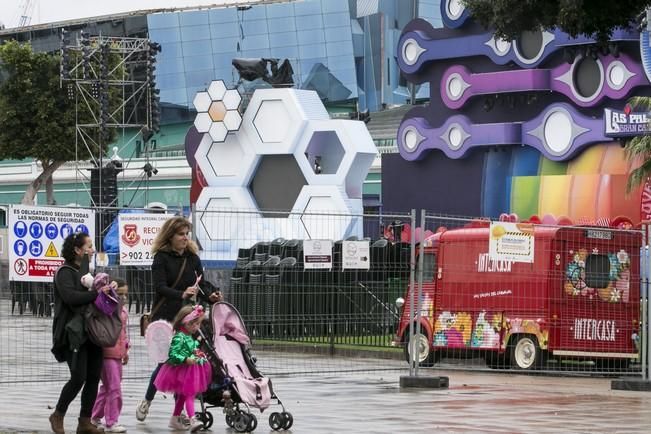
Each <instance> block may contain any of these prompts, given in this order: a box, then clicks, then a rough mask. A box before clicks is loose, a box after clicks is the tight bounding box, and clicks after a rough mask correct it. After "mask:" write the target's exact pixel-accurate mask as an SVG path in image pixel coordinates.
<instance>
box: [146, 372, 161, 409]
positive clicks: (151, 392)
mask: <svg viewBox="0 0 651 434" xmlns="http://www.w3.org/2000/svg"><path fill="white" fill-rule="evenodd" d="M161 366H163V363H159V364H158V366H156V369H154V372H152V373H151V378H150V379H149V386H147V392H145V399H146V400H147V401H153V400H154V397H155V396H156V392H157V390H156V386H155V385H154V381H156V376H157V375H158V371H160V368H161Z"/></svg>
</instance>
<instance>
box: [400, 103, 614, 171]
mask: <svg viewBox="0 0 651 434" xmlns="http://www.w3.org/2000/svg"><path fill="white" fill-rule="evenodd" d="M602 130H603V121H602V120H601V119H592V118H590V117H588V116H584V115H582V114H580V113H578V112H577V111H576V110H575V109H574V108H573V107H572V106H570V105H568V104H555V105H552V106H549V107H548V108H547V110H546V111H545V112H544V113H542V114H540V115H539V116H537V117H536V118H534V119H531V120H530V121H528V122H524V123H519V122H518V123H508V122H504V123H491V124H472V123H471V122H470V120H469V119H468V118H467V117H466V116H462V115H458V116H452V117H450V118H448V120H447V121H446V122H445V123H444V124H443V126H441V127H439V128H432V127H431V126H430V125H429V123H428V121H427V120H426V119H423V118H421V117H413V118H408V119H405V120H404V121H403V122H402V124H401V125H400V128H399V129H398V149H399V150H400V155H402V157H403V158H404V159H405V160H409V161H416V160H420V159H421V158H422V157H423V156H424V154H425V153H426V152H427V151H429V150H431V149H438V150H441V151H443V152H444V153H445V155H446V156H448V157H449V158H461V157H463V156H464V155H465V154H466V153H467V152H468V151H469V150H470V149H471V148H474V147H478V146H495V145H519V144H526V145H529V146H532V147H534V148H536V149H538V150H539V151H540V152H542V153H543V154H545V156H547V158H549V159H550V160H554V161H561V160H567V159H569V158H571V157H572V156H573V155H575V154H576V153H577V152H578V151H579V150H580V149H581V148H583V147H584V146H586V145H588V144H590V143H594V142H606V141H611V140H612V139H610V138H608V137H606V136H605V135H604V134H603V131H602Z"/></svg>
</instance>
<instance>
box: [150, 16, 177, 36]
mask: <svg viewBox="0 0 651 434" xmlns="http://www.w3.org/2000/svg"><path fill="white" fill-rule="evenodd" d="M178 26H179V14H166V13H161V14H149V15H147V27H148V28H149V31H150V33H151V31H152V30H153V29H163V28H167V27H178Z"/></svg>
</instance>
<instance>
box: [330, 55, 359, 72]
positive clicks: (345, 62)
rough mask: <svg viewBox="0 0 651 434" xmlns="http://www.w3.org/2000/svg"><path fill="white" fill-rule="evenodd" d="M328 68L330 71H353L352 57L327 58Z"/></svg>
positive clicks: (353, 62)
mask: <svg viewBox="0 0 651 434" xmlns="http://www.w3.org/2000/svg"><path fill="white" fill-rule="evenodd" d="M328 68H330V69H332V70H342V69H355V61H354V58H353V56H351V55H345V56H328Z"/></svg>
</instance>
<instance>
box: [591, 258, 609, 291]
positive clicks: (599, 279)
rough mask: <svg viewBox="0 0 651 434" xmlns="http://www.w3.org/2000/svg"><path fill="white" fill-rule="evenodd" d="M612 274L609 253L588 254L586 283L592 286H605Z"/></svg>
mask: <svg viewBox="0 0 651 434" xmlns="http://www.w3.org/2000/svg"><path fill="white" fill-rule="evenodd" d="M609 276H610V260H609V259H608V256H607V255H588V257H587V258H586V260H585V283H586V285H587V286H588V287H591V288H605V287H607V286H608V283H609Z"/></svg>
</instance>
